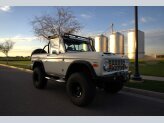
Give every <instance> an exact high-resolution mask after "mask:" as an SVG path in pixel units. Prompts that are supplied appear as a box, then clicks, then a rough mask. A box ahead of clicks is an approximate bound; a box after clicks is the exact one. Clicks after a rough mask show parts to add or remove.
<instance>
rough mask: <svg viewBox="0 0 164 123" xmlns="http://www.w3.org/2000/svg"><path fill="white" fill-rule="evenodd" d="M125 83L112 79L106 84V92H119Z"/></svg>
mask: <svg viewBox="0 0 164 123" xmlns="http://www.w3.org/2000/svg"><path fill="white" fill-rule="evenodd" d="M123 85H124V83H123V82H122V81H119V80H118V81H112V82H106V83H105V84H104V91H105V92H106V93H111V94H114V93H117V92H119V91H120V90H121V89H122V88H123Z"/></svg>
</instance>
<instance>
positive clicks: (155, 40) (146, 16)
mask: <svg viewBox="0 0 164 123" xmlns="http://www.w3.org/2000/svg"><path fill="white" fill-rule="evenodd" d="M69 8H70V10H71V11H72V12H73V14H74V15H75V16H76V17H77V19H78V20H79V22H80V23H81V24H82V26H83V29H82V30H81V31H80V32H79V34H81V35H84V36H85V35H86V36H89V35H90V36H92V35H96V34H101V33H104V32H106V34H108V32H109V26H110V25H111V23H114V30H115V31H121V30H128V29H132V28H134V7H120V6H118V7H110V6H109V7H69ZM163 12H164V7H144V6H143V7H139V29H140V30H142V31H144V32H145V44H146V45H145V52H146V54H155V53H157V54H164V48H163V46H164V14H163ZM55 13H56V7H28V6H27V7H23V6H22V7H12V6H5V7H4V6H1V7H0V22H1V23H0V30H1V31H0V42H3V41H4V40H7V39H11V40H13V41H15V42H16V43H15V46H14V48H13V50H12V51H11V52H10V54H9V55H11V56H12V55H13V56H18V55H24V56H28V55H30V53H31V52H32V50H33V49H35V48H38V47H43V45H44V44H45V43H43V42H41V41H39V40H38V39H37V38H36V37H35V35H34V33H33V30H32V26H31V24H30V21H31V20H33V18H34V17H35V16H41V15H43V14H52V15H54V16H55ZM125 42H126V41H125ZM0 55H2V54H1V53H0Z"/></svg>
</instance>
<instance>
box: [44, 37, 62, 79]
mask: <svg viewBox="0 0 164 123" xmlns="http://www.w3.org/2000/svg"><path fill="white" fill-rule="evenodd" d="M60 45H61V43H60V39H59V38H55V39H51V40H50V53H49V54H48V55H47V59H46V60H45V63H44V66H45V71H46V73H48V74H50V75H57V76H62V73H63V71H62V70H63V53H62V51H60V49H61V48H60V47H61V46H60Z"/></svg>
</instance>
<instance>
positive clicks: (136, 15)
mask: <svg viewBox="0 0 164 123" xmlns="http://www.w3.org/2000/svg"><path fill="white" fill-rule="evenodd" d="M134 9H135V40H136V47H135V48H136V49H135V72H134V75H133V77H132V79H133V80H138V81H140V80H142V78H141V77H140V74H139V67H138V7H137V6H135V7H134Z"/></svg>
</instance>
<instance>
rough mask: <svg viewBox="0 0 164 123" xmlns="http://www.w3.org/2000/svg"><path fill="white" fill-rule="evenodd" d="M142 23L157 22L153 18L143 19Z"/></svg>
mask: <svg viewBox="0 0 164 123" xmlns="http://www.w3.org/2000/svg"><path fill="white" fill-rule="evenodd" d="M140 21H141V23H148V22H152V21H155V19H154V18H152V17H141V18H140Z"/></svg>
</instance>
